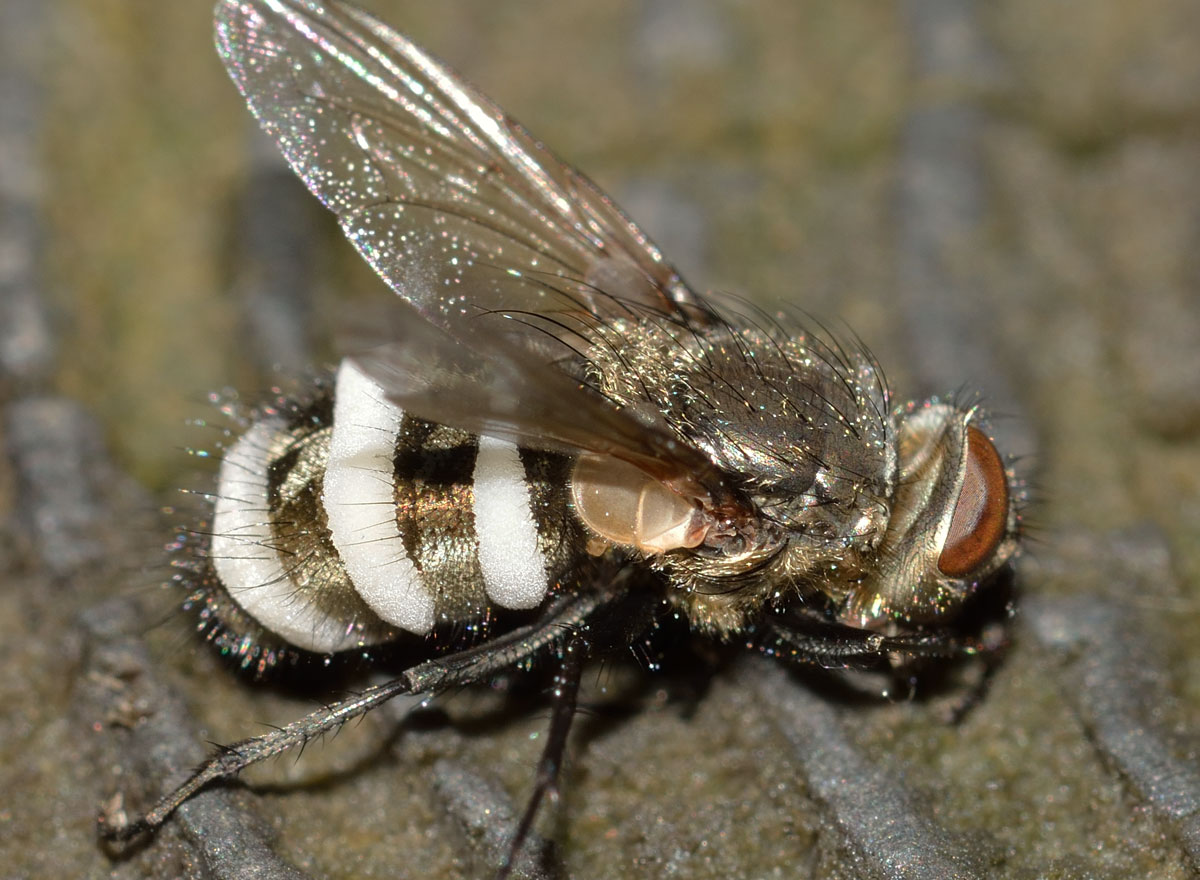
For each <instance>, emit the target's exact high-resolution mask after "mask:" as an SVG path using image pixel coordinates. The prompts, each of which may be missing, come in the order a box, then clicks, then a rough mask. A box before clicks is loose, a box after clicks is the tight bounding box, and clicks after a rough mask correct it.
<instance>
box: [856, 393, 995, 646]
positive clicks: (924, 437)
mask: <svg viewBox="0 0 1200 880" xmlns="http://www.w3.org/2000/svg"><path fill="white" fill-rule="evenodd" d="M975 422H976V412H975V411H974V410H963V409H959V408H957V407H955V406H952V405H949V404H943V403H938V402H936V401H931V402H926V403H924V404H919V405H918V404H910V405H909V406H908V407H907V408H906V410H905V411H904V412H903V413H901V414H900V416H899V427H898V441H899V472H898V475H897V481H896V488H895V494H894V496H893V498H892V503H891V514H890V518H889V521H888V525H887V531H886V534H885V535H884V539H883V541H882V543H881V545H880V547H879V552H878V558H877V561H876V563H875V564H874V565H872V566H868V567H867V569H866V571H865V573H864V576H863V577H862V578H861V579H860V580H858V581H857V582H854V583H851V584H848V589H847V590H846V593H845V595H844V597H843V602H844V604H843V608H842V614H841V616H842V618H843V619H844V620H845V621H846V622H849V623H853V624H855V625H859V626H869V627H876V628H878V627H886V626H887V625H888V624H889V623H890V622H896V621H899V622H903V623H931V622H934V621H937V620H942V619H947V618H949V617H952V616H953V615H954V614H956V613H957V612H958V611H959V609H960V608H961V607H962V605H963V603H964V602H965V601H966V600H967V599H968V598H969V597H970V596H972V595H973V594H974V592H975V591H976V589H977V588H978V586H979V585H980V584H981V583H983V582H985V581H986V580H987V579H988V578H989V577H990V576H991V575H993V574H995V573H996V571H998V570H999V569H1000V568H1001V567H1003V566H1004V565H1005V563H1007V562H1008V561H1009V559H1010V558H1011V557H1012V556H1013V554H1014V553H1015V551H1016V547H1017V533H1018V510H1017V501H1018V498H1017V493H1016V491H1015V485H1014V484H1015V478H1014V476H1013V474H1012V473H1011V471H1009V469H1008V468H1007V467H1006V465H1005V463H1004V461H1003V459H1002V458H1001V457H1000V454H999V453H998V452H997V451H996V447H995V445H994V444H993V443H992V441H991V439H990V438H989V437H988V435H987V434H986V433H985V431H984V430H983V428H981V427H980V426H979V425H977V424H976V423H975Z"/></svg>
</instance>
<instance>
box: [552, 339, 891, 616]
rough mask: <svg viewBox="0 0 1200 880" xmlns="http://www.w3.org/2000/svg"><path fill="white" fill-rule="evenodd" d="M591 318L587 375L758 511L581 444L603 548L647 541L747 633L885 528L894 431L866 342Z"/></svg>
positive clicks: (688, 595) (651, 558)
mask: <svg viewBox="0 0 1200 880" xmlns="http://www.w3.org/2000/svg"><path fill="white" fill-rule="evenodd" d="M773 329H777V328H773ZM592 333H593V334H594V335H595V336H596V338H597V342H596V344H595V345H594V346H593V347H592V349H591V350H590V351H589V352H588V354H587V366H588V370H589V375H588V380H589V382H590V384H592V385H593V386H594V387H596V388H598V389H599V390H600V391H601V392H602V393H603V394H605V396H607V397H608V398H609V399H610V400H612V401H613V402H614V403H616V404H617V405H619V406H621V407H623V408H627V409H629V410H631V411H634V412H651V413H653V414H654V416H655V418H657V419H660V420H661V423H663V424H665V425H666V427H667V428H668V429H669V430H670V431H672V432H673V433H675V434H676V435H677V436H678V437H679V439H680V441H681V442H682V443H685V444H687V445H688V446H691V447H694V448H697V449H699V450H702V451H703V452H704V453H705V454H706V456H707V457H708V458H709V459H710V460H711V461H712V463H713V465H714V466H715V467H716V468H718V469H719V470H720V472H721V473H722V474H724V475H725V476H726V478H727V479H728V481H729V484H730V485H732V486H733V487H735V488H736V489H737V490H738V491H740V492H741V493H743V495H744V497H745V499H746V500H747V504H746V507H747V509H749V510H751V511H752V514H751V515H749V516H744V517H742V518H740V519H737V518H734V519H730V518H723V517H722V516H721V515H720V512H719V511H714V510H712V509H710V508H709V507H708V506H707V503H706V499H704V498H694V497H687V496H685V495H681V494H677V493H676V491H675V489H674V487H673V486H670V485H667V484H665V483H663V482H660V481H659V480H657V479H655V478H654V477H653V476H651V475H649V474H647V473H645V472H644V471H642V470H639V469H638V468H637V467H635V466H633V465H632V464H628V463H625V462H623V461H620V460H618V459H615V458H612V457H606V456H601V455H593V454H585V455H583V456H581V457H580V458H579V459H578V462H577V464H576V467H575V470H574V471H573V474H572V498H573V503H574V509H575V511H576V513H577V514H578V515H579V517H580V519H581V521H582V522H583V523H584V524H585V525H586V526H587V528H588V529H589V531H590V532H591V533H592V534H593V538H594V539H595V540H594V545H595V546H596V548H597V549H603V547H605V546H606V545H617V546H620V547H623V548H626V549H629V550H631V551H633V552H634V553H635V554H640V555H641V557H643V558H644V560H645V561H646V562H647V563H648V564H649V565H650V566H651V567H653V568H655V569H657V570H659V571H660V572H662V573H663V575H664V576H665V579H666V581H667V583H668V585H669V588H670V589H669V596H670V597H671V601H673V602H675V603H676V605H678V606H680V607H682V609H683V611H684V612H685V613H686V614H687V616H688V617H689V619H691V621H692V622H693V623H694V624H695V625H697V626H698V627H699V628H701V629H703V630H707V631H716V632H735V631H737V630H738V629H739V628H740V627H742V626H744V625H745V624H746V622H747V621H748V620H751V619H753V618H754V616H755V615H757V614H758V613H759V612H760V611H761V609H762V607H763V605H764V603H767V602H771V601H774V600H775V599H777V598H779V597H781V596H783V595H784V594H788V595H794V594H795V592H796V590H797V589H805V588H806V587H803V586H802V587H797V586H796V584H803V583H805V577H806V575H808V574H810V573H811V572H813V571H814V570H815V569H818V568H821V567H823V566H826V564H827V563H828V562H829V561H830V559H831V557H833V558H841V557H844V556H846V555H847V554H854V553H856V552H860V553H863V554H867V553H869V552H870V551H872V550H873V549H874V548H876V547H877V546H878V545H879V543H880V542H881V541H882V538H883V535H884V532H885V529H886V524H887V512H888V506H887V498H888V497H889V496H890V488H891V486H892V484H893V483H894V480H895V471H896V452H895V449H896V443H895V434H894V421H893V420H892V418H891V414H890V405H889V400H888V393H887V389H886V386H885V384H884V383H883V381H882V378H881V377H880V375H879V373H878V369H877V367H876V366H875V364H874V362H873V361H872V360H871V359H870V357H869V356H868V355H867V354H866V353H865V352H862V351H859V350H857V349H843V348H837V347H834V346H833V345H831V344H829V343H822V342H820V341H819V340H814V339H812V338H809V337H807V336H805V335H803V334H801V333H796V334H794V335H791V336H785V337H783V338H778V336H777V335H773V333H772V332H768V330H764V329H763V327H761V326H760V325H759V324H758V323H754V322H750V321H745V322H742V323H738V320H737V319H732V318H731V319H729V320H728V322H727V323H725V324H723V325H722V326H720V327H719V328H717V329H715V330H710V331H709V332H706V333H704V334H700V333H695V332H692V331H690V330H689V329H687V328H683V327H680V326H676V325H674V324H666V323H664V322H656V321H651V320H634V319H630V320H628V321H618V322H614V323H612V324H607V325H600V326H597V327H595V328H593V329H592ZM809 580H811V579H809Z"/></svg>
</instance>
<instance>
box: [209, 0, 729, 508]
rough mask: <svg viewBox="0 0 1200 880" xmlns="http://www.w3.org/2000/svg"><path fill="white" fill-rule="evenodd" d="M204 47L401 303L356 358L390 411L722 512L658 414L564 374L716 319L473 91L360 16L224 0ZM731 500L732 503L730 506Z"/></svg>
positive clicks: (629, 231)
mask: <svg viewBox="0 0 1200 880" xmlns="http://www.w3.org/2000/svg"><path fill="white" fill-rule="evenodd" d="M216 19H217V45H218V49H219V51H220V53H221V57H222V59H223V60H224V62H225V64H226V67H227V68H228V70H229V73H230V75H231V77H232V78H233V80H234V82H235V84H236V85H237V87H238V89H239V90H240V91H241V92H242V94H243V95H244V96H245V98H246V100H247V102H248V103H249V105H250V108H251V110H252V111H253V113H254V114H255V116H256V117H257V118H258V120H259V122H260V123H261V124H262V126H263V128H264V129H265V130H266V131H267V133H268V134H270V135H271V136H272V137H273V138H274V139H275V141H276V142H277V144H278V145H279V147H280V149H281V150H282V152H283V154H284V156H285V158H286V159H287V161H288V162H289V163H290V164H291V166H292V168H293V169H294V170H295V171H296V172H297V174H299V175H300V177H301V178H302V179H303V180H304V182H305V183H306V184H307V185H308V187H309V189H310V190H311V191H312V192H313V193H314V194H315V195H316V196H317V197H318V198H320V199H321V201H322V202H323V203H324V204H325V205H326V206H327V207H329V208H330V209H331V210H332V211H333V212H334V213H335V214H337V216H338V218H339V220H340V222H341V225H342V228H343V230H344V231H345V233H346V235H347V236H348V237H349V238H350V240H351V241H352V242H353V243H354V244H355V246H356V247H357V248H358V249H359V251H360V252H361V253H362V254H363V256H364V257H365V258H366V259H367V261H368V262H369V263H370V264H371V266H372V267H373V268H374V269H375V270H376V271H377V272H378V273H379V274H380V276H381V277H382V278H383V279H384V280H385V281H386V282H387V283H388V284H389V285H390V286H391V287H392V288H393V289H394V290H395V291H396V292H397V293H398V294H399V295H400V297H399V298H398V299H397V300H396V304H395V313H396V314H395V318H396V321H395V322H394V324H393V325H390V326H389V328H388V329H387V331H386V333H378V334H376V335H375V336H376V338H374V339H373V340H371V341H372V342H373V343H374V345H373V347H371V348H370V349H365V348H364V350H363V351H361V352H360V353H359V354H358V355H357V356H356V360H357V361H358V362H359V363H360V364H361V365H362V366H363V368H364V369H365V370H366V371H367V372H368V373H369V374H370V375H372V376H373V377H374V378H375V379H376V380H377V381H379V382H380V384H381V385H383V387H384V388H385V390H386V391H387V392H388V395H389V396H390V397H391V398H392V399H393V400H395V401H396V402H397V403H398V404H399V405H400V406H402V407H404V408H405V409H407V410H409V411H411V412H413V413H415V414H417V415H419V416H421V417H423V418H426V419H429V420H431V421H437V422H442V423H445V424H449V425H454V426H456V427H462V428H466V429H468V430H474V431H479V432H481V433H486V434H489V435H493V436H501V437H506V438H509V439H514V440H519V441H521V442H523V443H526V444H528V445H533V446H540V447H542V448H551V449H557V448H567V449H577V450H578V449H583V450H591V451H597V452H604V453H608V454H613V455H617V456H618V457H620V458H623V459H625V460H628V461H630V462H632V463H634V464H636V465H638V466H639V467H641V468H643V469H644V470H646V471H647V472H648V473H651V474H652V475H654V476H655V477H657V478H659V479H662V480H664V482H668V483H670V484H672V485H674V486H676V487H677V488H679V489H680V491H683V492H685V493H686V494H691V495H694V496H695V497H697V498H703V499H706V501H707V502H709V503H716V504H718V505H719V506H720V505H725V506H729V505H731V504H733V502H732V501H730V499H731V497H732V495H733V493H731V492H730V491H729V489H728V487H727V485H726V483H725V481H724V478H723V477H722V476H721V475H720V474H719V472H718V471H717V470H716V469H715V467H714V466H713V465H712V463H711V462H710V461H709V460H708V458H707V457H706V456H704V455H703V454H702V453H701V452H699V451H698V450H696V449H694V448H692V447H689V446H687V445H686V444H683V443H681V442H680V441H679V439H678V438H677V437H676V436H675V435H674V434H673V433H672V432H671V431H670V430H669V429H668V428H667V427H666V426H665V424H663V420H662V417H661V414H659V413H657V412H654V411H652V410H650V409H649V408H647V411H631V410H630V409H623V410H619V409H617V408H616V407H615V406H614V405H613V404H612V403H611V402H610V401H608V400H606V399H605V398H603V397H602V396H601V395H599V394H598V393H596V392H595V391H594V390H592V389H589V388H588V387H586V386H585V385H584V384H583V383H582V382H580V381H578V378H577V377H574V376H571V375H568V374H567V373H564V372H561V371H560V370H559V368H558V364H561V363H563V362H569V361H571V359H572V356H573V355H574V354H575V353H576V352H577V351H581V350H584V349H586V347H587V346H588V344H589V343H590V341H591V339H592V337H591V335H590V330H591V328H593V327H594V326H595V325H596V324H597V323H600V322H606V321H611V320H612V319H614V318H619V317H628V316H635V317H636V316H645V315H647V314H649V315H650V316H652V317H653V318H654V319H655V320H660V321H669V322H672V323H676V324H678V325H680V326H681V327H686V328H694V327H696V326H700V325H704V324H706V323H707V322H709V321H710V320H712V318H713V314H712V312H711V311H710V310H709V308H708V307H707V306H706V305H705V304H704V303H703V302H702V301H701V300H700V299H699V298H698V297H696V296H695V295H694V294H693V293H692V292H691V291H690V290H689V289H688V288H687V286H686V285H685V284H684V283H683V281H682V279H681V278H680V277H679V275H678V273H677V272H676V271H675V270H674V269H673V268H672V267H671V266H670V265H669V264H667V263H666V262H665V260H664V259H663V257H662V255H661V253H660V252H659V251H658V249H657V248H656V247H655V246H654V245H653V244H652V243H651V242H650V241H649V240H648V239H647V238H646V236H645V235H644V234H643V233H642V232H641V231H640V230H639V229H638V228H637V226H636V225H634V224H633V223H632V221H630V220H629V219H628V218H627V217H625V215H624V214H622V213H621V212H620V210H619V209H618V208H616V206H614V205H613V204H612V202H611V201H610V200H609V199H608V198H607V197H606V196H604V195H603V194H602V193H601V192H600V191H599V190H597V189H596V188H595V186H594V185H592V184H591V183H590V182H589V181H588V180H587V179H586V178H584V177H583V176H582V175H580V174H579V173H578V172H576V171H574V170H572V169H570V168H568V167H567V166H565V165H563V164H562V163H561V162H559V161H558V160H557V159H556V158H555V157H554V156H553V155H552V154H551V153H550V152H549V151H548V150H547V149H546V148H545V147H543V146H542V145H541V144H540V143H538V142H537V141H536V140H534V139H533V138H532V137H531V136H530V135H529V133H528V132H526V131H525V130H524V129H523V128H521V127H520V126H519V125H517V124H516V123H515V122H513V121H512V120H510V119H508V118H507V116H506V115H505V114H504V112H503V111H502V110H501V109H500V108H499V107H497V106H496V105H495V104H493V103H492V102H491V101H490V100H489V99H487V98H486V97H484V96H483V95H481V94H480V93H479V92H477V91H476V90H474V89H473V88H471V87H470V86H468V85H466V84H465V83H464V82H463V81H462V80H461V79H459V78H458V77H457V76H455V75H454V74H453V73H451V72H450V71H449V70H448V69H446V68H445V67H444V66H443V65H441V64H440V63H439V62H437V61H435V60H434V59H433V58H431V57H430V56H428V55H427V54H426V53H425V52H424V51H422V50H421V49H420V48H418V47H417V46H415V45H414V44H413V43H411V42H410V41H408V40H407V39H405V38H404V37H403V36H401V35H400V34H398V33H396V32H394V31H392V30H390V29H389V28H387V27H386V26H385V25H383V24H381V23H379V22H377V21H376V20H374V19H373V18H371V17H370V16H368V15H366V14H365V13H363V12H361V11H358V10H354V9H352V8H350V7H346V6H342V5H340V4H337V3H330V4H320V3H317V2H312V0H222V2H220V3H219V4H218V6H217V12H216ZM735 506H736V505H735Z"/></svg>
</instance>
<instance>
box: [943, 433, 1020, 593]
mask: <svg viewBox="0 0 1200 880" xmlns="http://www.w3.org/2000/svg"><path fill="white" fill-rule="evenodd" d="M1007 523H1008V478H1007V476H1006V475H1005V473H1004V462H1003V461H1002V460H1001V458H1000V453H998V452H997V451H996V447H995V446H993V445H992V441H991V440H989V439H988V438H987V435H986V434H984V433H983V432H982V431H980V430H979V429H978V428H973V427H968V428H967V473H966V476H965V477H964V478H963V485H962V490H961V491H960V492H959V493H958V502H957V503H956V504H955V505H954V515H953V516H952V517H951V519H950V533H949V534H948V535H946V544H945V546H944V547H943V548H942V555H941V556H939V557H938V568H939V569H941V572H942V574H944V575H946V576H947V577H966V576H967V575H969V574H970V573H971V572H973V571H974V570H975V569H977V568H979V567H980V566H981V565H982V564H983V563H985V562H986V561H987V560H988V559H989V558H990V557H991V555H992V554H993V553H994V552H995V551H996V547H998V546H999V544H1000V542H1001V541H1002V540H1003V539H1004V533H1005V529H1006V526H1007Z"/></svg>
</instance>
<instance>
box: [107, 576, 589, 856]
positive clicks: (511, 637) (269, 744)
mask: <svg viewBox="0 0 1200 880" xmlns="http://www.w3.org/2000/svg"><path fill="white" fill-rule="evenodd" d="M609 600H610V597H609V596H605V595H604V594H601V593H586V594H577V595H573V596H566V597H563V598H562V599H560V600H558V602H557V603H555V604H553V605H551V606H550V607H549V608H548V609H547V610H546V613H545V614H544V615H543V617H542V618H541V619H540V620H538V621H537V622H536V623H532V624H529V625H528V626H524V627H519V628H517V629H515V630H513V631H511V632H508V633H505V634H503V635H500V636H497V637H496V638H494V639H490V640H489V641H487V642H484V643H483V644H481V645H477V646H475V647H473V648H469V649H467V650H465V651H460V652H458V653H456V654H450V655H448V656H445V657H438V658H434V659H433V660H428V661H426V662H424V663H420V664H418V665H417V666H414V667H412V668H410V669H407V670H405V671H404V672H403V673H402V674H401V675H400V676H399V677H397V678H395V679H393V680H391V681H388V682H385V683H383V684H379V685H375V686H373V687H370V688H367V689H366V690H364V691H363V692H362V693H360V694H357V695H355V696H353V697H349V698H347V699H345V700H340V701H338V702H336V703H332V704H330V705H328V706H324V707H322V708H320V709H318V710H316V711H315V712H312V713H310V714H308V715H306V716H304V717H303V718H299V719H297V720H296V721H293V722H291V723H290V724H287V725H285V726H284V727H281V728H279V729H278V730H273V731H271V732H270V733H266V734H263V735H262V736H256V737H253V738H251V739H246V740H242V741H241V742H237V743H234V744H233V745H229V746H224V747H222V748H221V749H220V750H219V751H217V752H216V753H215V754H213V755H212V756H211V757H209V758H208V759H207V760H206V761H205V762H204V763H203V764H201V765H200V766H199V767H198V768H197V769H196V770H195V771H194V772H193V773H192V775H191V776H190V777H189V778H188V779H187V780H186V781H185V782H184V783H183V784H182V785H180V786H179V787H178V788H176V789H175V790H173V791H171V792H170V793H168V794H167V795H165V796H164V797H162V798H161V799H160V800H159V801H158V803H156V804H155V805H154V806H153V807H152V808H151V809H150V810H149V811H148V812H147V813H146V814H145V815H143V816H141V817H139V818H137V819H135V820H134V821H132V822H129V823H126V824H121V825H115V824H110V823H109V822H107V821H106V820H105V818H104V817H103V816H101V817H100V818H99V819H98V820H97V824H98V826H99V833H100V836H101V837H103V838H104V839H105V840H110V841H117V842H121V841H128V840H131V839H133V838H134V837H137V836H138V835H140V834H143V833H147V832H152V831H154V830H155V829H156V828H158V827H159V826H160V825H162V824H163V822H165V821H166V819H167V818H168V817H169V816H170V815H171V814H172V813H173V812H174V811H175V810H176V809H177V808H178V807H179V805H180V804H182V803H183V802H184V801H186V800H187V799H188V798H190V797H191V796H192V795H193V794H195V793H196V792H197V791H199V790H200V789H202V788H204V787H205V786H206V785H208V784H209V783H211V782H214V781H216V780H218V779H224V778H226V777H229V776H233V775H235V774H237V773H238V772H240V771H241V770H243V769H245V768H246V767H249V766H250V765H251V764H256V763H258V762H259V761H263V760H265V759H267V758H271V757H274V756H275V755H278V754H280V753H282V752H285V751H287V750H289V749H293V748H295V747H297V746H303V745H304V744H305V743H308V742H309V741H311V740H312V739H313V738H315V737H318V736H320V735H321V734H324V733H327V732H329V731H331V730H334V729H336V728H338V727H340V726H341V725H343V724H345V723H346V722H347V721H350V720H352V719H354V718H357V717H359V716H360V715H363V714H365V713H367V712H369V711H371V710H372V709H374V708H375V707H377V706H379V705H381V704H383V703H386V702H387V701H388V700H390V699H392V698H393V697H396V696H399V695H400V694H430V695H432V694H436V693H438V692H440V691H443V690H446V689H449V688H454V687H459V686H463V685H469V684H474V683H476V682H482V681H487V680H489V679H491V678H492V677H494V676H495V675H496V674H498V673H500V672H504V671H508V670H510V669H512V668H513V667H516V666H520V665H522V664H526V663H531V662H532V661H534V660H535V659H536V658H537V657H538V656H539V655H542V654H544V653H545V652H547V651H549V650H551V649H553V648H555V647H556V646H559V645H562V644H563V643H564V642H567V641H569V640H570V639H571V637H572V636H573V634H576V633H578V632H579V631H580V629H581V628H583V627H584V625H585V623H586V621H587V619H588V617H589V616H590V615H592V614H593V613H595V612H596V611H597V610H598V609H600V608H601V607H603V606H604V605H605V604H606V602H607V601H609ZM576 684H578V682H576ZM571 705H572V707H573V706H574V702H573V699H572V704H571ZM568 726H569V719H568Z"/></svg>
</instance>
